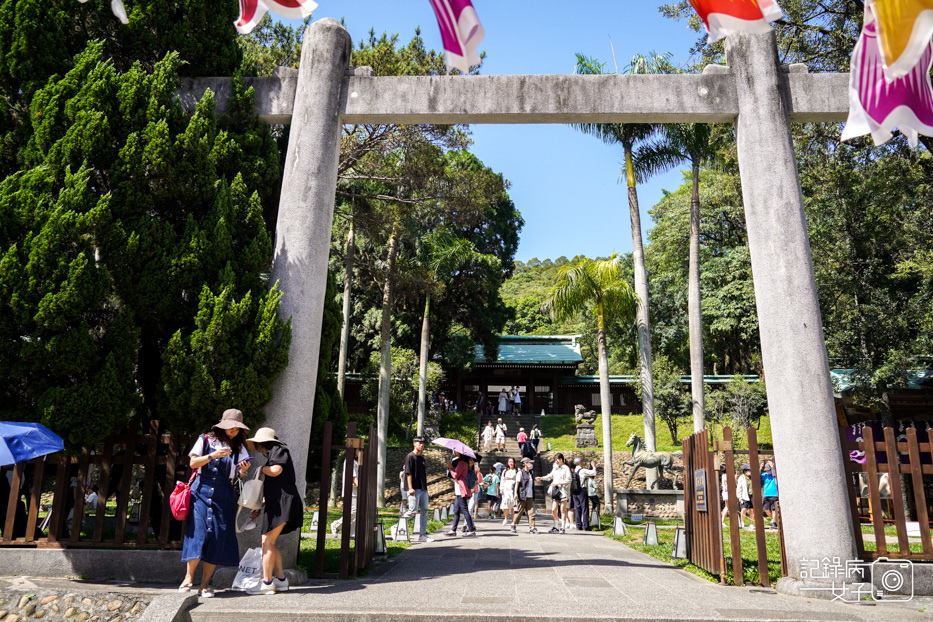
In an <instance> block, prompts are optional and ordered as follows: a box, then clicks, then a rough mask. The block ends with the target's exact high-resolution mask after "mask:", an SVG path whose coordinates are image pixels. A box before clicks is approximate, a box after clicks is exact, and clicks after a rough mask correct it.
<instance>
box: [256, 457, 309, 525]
mask: <svg viewBox="0 0 933 622" xmlns="http://www.w3.org/2000/svg"><path fill="white" fill-rule="evenodd" d="M275 465H279V466H281V467H282V472H281V473H280V474H279V475H278V477H270V476H268V475H266V476H265V480H264V481H265V483H264V484H263V491H262V493H263V496H264V497H265V498H266V506H265V511H264V512H263V516H262V533H269V532H270V531H272V530H273V529H275V528H276V527H278V526H279V525H281V524H282V523H285V527H283V528H282V533H283V534H286V533H291V532H293V531H295V530H296V529H300V528H301V524H302V522H303V520H304V507H303V503H302V496H301V495H300V494H298V485H297V484H296V483H295V465H294V464H292V457H291V455H289V453H288V449H286V447H285V446H284V445H273V446H271V447H270V448H269V453H268V454H266V464H265V465H264V466H275Z"/></svg>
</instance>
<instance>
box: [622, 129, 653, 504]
mask: <svg viewBox="0 0 933 622" xmlns="http://www.w3.org/2000/svg"><path fill="white" fill-rule="evenodd" d="M625 176H626V180H627V182H628V211H629V217H630V218H631V220H632V259H633V261H634V262H635V295H636V296H638V306H637V307H636V308H635V323H636V324H637V326H638V366H639V370H640V374H641V412H642V418H643V419H644V422H645V448H646V449H647V450H648V451H657V449H658V444H657V440H656V436H655V429H654V426H655V423H654V366H653V362H652V356H651V312H650V309H649V306H648V272H647V270H646V269H645V249H644V245H643V244H642V239H641V212H640V211H639V208H638V190H637V189H636V187H635V166H634V164H633V163H632V146H631V145H628V144H627V145H625ZM656 478H657V469H646V474H645V483H646V484H648V485H650V484H653V483H654V480H655V479H656Z"/></svg>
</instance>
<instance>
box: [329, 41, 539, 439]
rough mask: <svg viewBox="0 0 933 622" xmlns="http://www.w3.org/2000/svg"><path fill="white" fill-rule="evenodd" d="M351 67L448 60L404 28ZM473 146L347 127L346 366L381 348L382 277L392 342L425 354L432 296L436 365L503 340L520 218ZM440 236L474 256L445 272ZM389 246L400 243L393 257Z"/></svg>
mask: <svg viewBox="0 0 933 622" xmlns="http://www.w3.org/2000/svg"><path fill="white" fill-rule="evenodd" d="M352 62H353V63H354V64H356V65H368V66H370V67H372V68H373V70H374V72H375V74H376V75H439V74H443V73H445V67H444V59H443V55H442V54H438V53H437V52H435V51H433V50H427V49H425V47H424V42H423V40H422V39H421V37H420V36H419V34H418V32H417V31H416V33H415V36H414V37H413V38H412V40H411V41H409V42H408V43H407V44H401V43H400V42H399V38H398V36H397V35H395V36H388V35H385V34H384V35H382V36H381V37H376V36H375V34H374V33H373V32H370V35H369V38H368V39H364V40H363V41H361V42H360V43H359V45H358V46H357V47H356V48H355V49H354V51H353V58H352ZM469 145H470V140H469V135H468V132H467V130H466V128H463V127H460V126H406V125H371V126H352V127H347V128H345V132H344V140H343V145H342V150H341V160H340V183H339V185H338V189H337V195H338V199H339V200H340V201H341V204H340V205H338V210H337V212H338V217H339V218H338V222H337V224H336V226H335V233H334V241H335V244H334V247H333V248H332V253H331V256H332V258H333V259H334V264H335V266H339V268H338V269H340V270H341V272H344V271H345V269H346V268H345V266H344V261H343V260H344V259H345V257H346V252H347V249H346V240H347V231H348V230H349V227H350V223H351V222H352V224H353V227H354V231H355V262H354V267H353V274H352V281H351V296H352V299H351V307H352V308H351V313H350V318H349V320H348V321H349V325H350V326H351V334H350V344H349V348H348V354H349V356H348V361H349V362H348V367H349V369H350V370H356V371H361V370H363V369H365V368H366V367H367V365H368V363H369V361H370V356H371V353H372V352H373V351H375V350H377V349H379V348H380V346H381V345H382V339H383V330H382V329H383V326H382V305H383V298H384V295H385V293H386V289H387V288H386V286H387V284H388V285H390V287H391V296H390V299H389V305H390V308H391V316H390V321H391V329H390V330H389V331H388V334H389V335H390V336H391V341H392V344H393V345H397V346H399V347H401V348H404V349H409V350H413V351H418V350H419V344H420V338H421V331H420V328H421V323H422V319H423V315H424V309H425V295H426V294H428V293H430V294H431V296H432V300H431V308H430V319H431V331H430V332H431V339H430V344H429V360H435V359H436V358H437V359H439V360H440V361H442V362H443V363H444V364H445V365H446V366H447V367H448V368H450V369H451V370H453V371H456V370H458V369H462V368H463V367H465V366H467V365H469V364H471V363H472V344H473V343H476V342H478V343H482V344H483V345H484V346H486V348H487V349H488V351H489V352H491V353H493V354H494V353H495V352H496V351H497V348H498V340H497V335H498V334H499V333H501V332H502V329H503V326H504V324H505V322H506V321H507V319H508V317H509V315H508V309H507V308H506V307H505V305H504V304H502V303H501V300H500V293H499V292H500V287H501V285H502V283H503V281H504V280H505V278H507V277H508V276H509V275H510V274H511V271H512V266H513V263H512V262H513V257H514V254H515V251H516V250H517V248H518V235H519V231H520V230H521V227H522V224H523V221H522V218H521V215H520V214H519V212H518V210H517V209H516V208H515V205H514V203H513V202H512V201H511V199H510V198H509V196H508V192H507V189H508V182H507V181H506V180H505V179H504V178H503V177H502V175H501V174H498V173H496V172H494V171H492V170H490V169H489V168H488V167H486V166H485V165H483V163H482V162H480V161H479V160H478V159H477V158H476V157H475V156H474V155H473V154H471V153H470V152H469V151H468V148H469ZM439 231H443V232H444V235H445V236H447V237H449V238H450V239H451V240H452V243H454V244H455V245H457V244H461V243H462V244H463V245H464V246H465V247H467V246H468V247H469V248H471V249H472V250H473V252H474V255H473V258H472V259H471V260H470V261H465V262H461V263H460V264H459V265H458V266H457V267H456V269H453V270H449V271H445V274H444V276H443V278H442V279H441V278H439V277H438V274H437V271H436V270H434V269H433V268H432V267H431V262H430V261H429V260H428V259H427V258H428V257H429V256H430V255H431V251H430V249H429V246H430V245H431V240H432V239H434V237H435V236H436V235H437V232H439ZM390 241H392V244H393V245H394V247H395V248H396V249H397V252H396V255H394V256H393V257H392V258H391V263H390V261H389V256H388V249H389V247H390ZM341 276H342V275H341ZM392 375H395V374H394V372H393V373H392ZM402 423H403V424H404V423H407V417H406V418H405V421H404V422H402Z"/></svg>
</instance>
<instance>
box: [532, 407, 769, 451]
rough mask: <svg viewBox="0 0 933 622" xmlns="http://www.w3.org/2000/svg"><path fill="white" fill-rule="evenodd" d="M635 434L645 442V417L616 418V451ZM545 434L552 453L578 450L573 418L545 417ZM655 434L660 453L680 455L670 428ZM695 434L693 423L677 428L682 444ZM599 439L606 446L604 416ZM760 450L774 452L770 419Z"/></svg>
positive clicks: (717, 434) (764, 423)
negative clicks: (673, 452)
mask: <svg viewBox="0 0 933 622" xmlns="http://www.w3.org/2000/svg"><path fill="white" fill-rule="evenodd" d="M710 428H711V433H712V436H713V438H714V439H721V438H722V428H721V427H720V426H717V425H712V424H711V425H710ZM632 432H635V433H637V434H638V436H640V437H642V438H644V436H645V421H644V419H643V418H642V416H641V415H613V416H612V449H613V450H614V451H621V450H627V449H626V447H625V443H627V442H628V439H629V437H630V436H631V435H632ZM541 433H542V435H543V436H544V442H545V443H548V442H550V443H551V449H552V450H559V451H572V450H573V449H575V444H576V438H577V427H576V423H575V422H574V417H573V415H547V416H544V417H542V418H541ZM655 433H656V434H657V442H658V450H659V451H676V450H679V449H681V446H680V445H679V444H678V445H676V446H675V445H674V443H673V442H672V441H671V433H670V430H668V429H667V425H665V424H664V423H663V422H661V421H657V422H655ZM691 434H693V422H692V421H684V422H681V424H680V425H679V426H678V428H677V440H678V441H681V440H683V439H684V437H686V436H689V435H691ZM596 438H597V439H598V440H599V443H600V446H602V442H603V422H602V415H597V416H596ZM746 445H747V443H745V442H740V441H739V440H738V439H737V442H736V447H738V448H744V447H745V446H746ZM545 446H546V445H545ZM758 447H759V448H760V449H771V448H772V447H773V445H772V443H771V420H770V419H769V418H768V417H762V418H761V425H760V426H759V429H758ZM629 449H630V448H629Z"/></svg>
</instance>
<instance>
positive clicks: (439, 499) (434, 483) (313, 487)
mask: <svg viewBox="0 0 933 622" xmlns="http://www.w3.org/2000/svg"><path fill="white" fill-rule="evenodd" d="M410 451H411V448H409V447H388V448H386V483H385V490H386V506H387V507H394V508H398V507H399V505H400V503H401V501H402V497H401V495H400V494H399V483H400V482H399V472H400V471H401V470H402V466H403V465H404V463H405V456H407V455H408V452H410ZM449 457H450V451H449V450H447V449H439V448H425V450H424V460H425V466H426V470H427V475H428V497H429V499H430V504H431V507H435V506H438V507H439V506H441V505H447V504H450V503H453V502H454V488H453V480H451V479H450V478H448V477H447V459H448V458H449ZM342 475H343V474H342V473H341V474H340V475H339V477H342ZM317 488H318V483H317V482H308V491H307V497H306V501H307V503H308V505H309V506H317V503H318V490H317ZM337 507H343V506H342V504H341V503H340V500H339V499H338V502H337Z"/></svg>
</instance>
